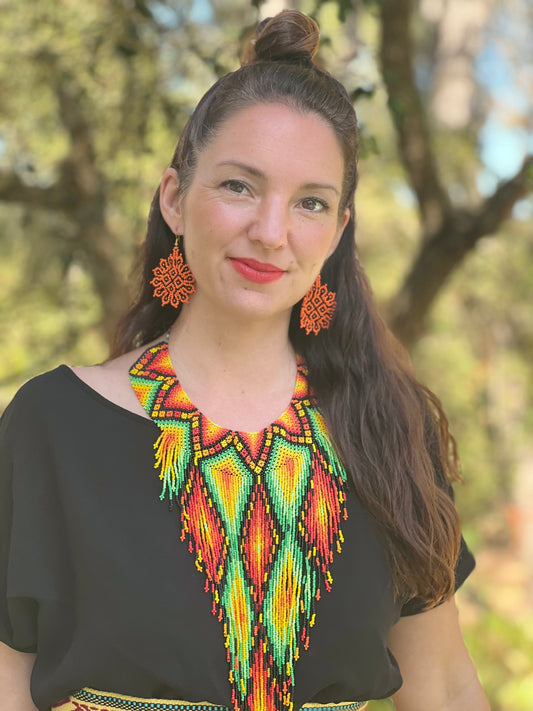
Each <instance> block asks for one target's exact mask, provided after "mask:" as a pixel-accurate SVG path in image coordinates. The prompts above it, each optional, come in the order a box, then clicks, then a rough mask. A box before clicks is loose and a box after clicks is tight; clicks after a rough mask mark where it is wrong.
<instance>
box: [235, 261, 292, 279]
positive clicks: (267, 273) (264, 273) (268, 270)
mask: <svg viewBox="0 0 533 711" xmlns="http://www.w3.org/2000/svg"><path fill="white" fill-rule="evenodd" d="M230 262H231V264H232V265H233V268H234V269H235V270H236V271H237V272H239V274H240V275H241V276H243V277H244V278H245V279H248V281H253V282H255V283H256V284H268V283H269V282H271V281H276V279H280V278H281V277H282V276H283V275H284V274H285V272H284V270H283V269H280V268H279V267H276V266H275V265H274V264H268V263H267V262H258V261H257V260H256V259H245V258H242V257H238V258H232V257H230Z"/></svg>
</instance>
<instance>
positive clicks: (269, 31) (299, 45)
mask: <svg viewBox="0 0 533 711" xmlns="http://www.w3.org/2000/svg"><path fill="white" fill-rule="evenodd" d="M319 39H320V31H319V28H318V24H317V23H316V22H315V20H313V19H312V18H311V17H309V16H308V15H304V14H303V12H300V11H299V10H283V11H282V12H280V13H278V14H277V15H275V16H274V17H267V18H266V19H265V20H263V21H262V22H260V23H259V25H258V26H257V29H256V33H255V38H252V39H251V40H250V41H249V42H248V44H247V45H246V47H245V48H244V52H243V56H242V62H241V64H242V65H245V64H253V63H254V62H260V61H267V62H283V61H285V62H296V63H301V64H308V63H311V62H312V59H313V57H314V56H315V54H316V53H317V50H318V43H319Z"/></svg>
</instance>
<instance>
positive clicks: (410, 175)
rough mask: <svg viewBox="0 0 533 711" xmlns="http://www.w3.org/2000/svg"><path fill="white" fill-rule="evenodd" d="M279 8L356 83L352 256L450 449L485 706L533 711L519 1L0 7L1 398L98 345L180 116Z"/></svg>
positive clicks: (123, 295) (55, 0)
mask: <svg viewBox="0 0 533 711" xmlns="http://www.w3.org/2000/svg"><path fill="white" fill-rule="evenodd" d="M286 6H287V7H288V6H290V7H296V8H298V9H300V10H302V11H304V12H308V13H311V14H312V15H313V16H314V17H315V18H316V19H317V20H318V21H319V23H320V26H321V33H322V48H321V52H320V54H319V60H320V62H321V63H322V64H323V65H324V66H325V67H326V68H327V69H329V70H330V71H331V72H332V73H334V74H335V75H336V76H337V77H338V78H340V79H341V81H343V82H344V84H345V85H346V87H347V89H348V90H349V92H350V94H351V96H352V98H353V101H354V105H355V107H356V110H357V112H358V116H359V119H360V125H361V154H360V176H361V177H360V187H359V188H358V193H357V196H356V199H357V215H358V229H357V239H358V243H359V248H360V253H361V258H362V261H363V264H364V266H365V268H366V270H367V272H368V274H369V276H370V278H371V281H372V284H373V287H374V291H375V295H376V298H377V300H378V302H379V304H380V307H381V309H382V313H383V315H384V316H385V318H386V319H387V321H388V323H389V324H390V326H391V327H392V329H393V330H394V331H395V333H396V334H397V335H398V337H399V338H400V339H401V340H402V341H403V343H404V344H405V345H406V346H407V347H408V349H409V350H410V352H411V355H412V358H413V361H414V365H415V369H416V372H417V374H418V375H419V377H420V378H421V379H422V380H423V381H424V382H426V383H427V384H428V385H429V387H430V388H431V389H432V390H434V391H435V392H436V393H437V394H438V395H439V397H440V398H441V400H442V402H443V403H444V407H445V409H446V412H447V413H448V415H449V418H450V422H451V427H452V431H453V432H454V434H455V437H456V439H457V442H458V445H459V451H460V455H461V459H462V463H463V475H464V484H463V485H462V486H458V487H457V501H458V505H459V508H460V511H461V515H462V519H463V523H464V532H465V537H466V539H467V541H468V543H469V545H470V547H471V548H472V549H473V550H474V552H475V554H476V557H477V561H478V566H477V570H476V572H475V573H474V574H473V576H472V577H471V579H470V580H469V581H468V582H467V583H466V584H465V586H464V588H463V589H462V590H461V591H460V593H459V606H460V615H461V619H462V624H463V627H464V629H465V634H466V640H467V643H468V646H469V648H470V651H471V654H472V656H473V658H474V660H475V662H476V664H477V666H478V669H479V673H480V676H481V679H482V682H483V684H484V686H485V688H486V690H487V693H488V695H489V697H490V701H491V705H492V709H493V710H494V711H532V710H533V438H532V437H531V434H530V433H531V431H532V426H533V399H532V394H533V378H532V374H533V358H532V355H533V197H532V195H533V159H532V154H533V102H532V97H533V2H532V1H531V0H418V1H416V0H412V1H410V0H355V1H354V2H352V1H350V0H331V1H328V2H322V1H320V0H315V1H314V2H311V1H309V2H307V1H304V0H301V2H298V1H296V0H294V1H293V2H292V3H291V4H290V5H286V4H285V3H283V2H279V1H277V2H275V1H271V2H261V1H260V0H255V1H253V2H250V1H248V2H246V1H245V0H224V1H223V2H222V1H221V0H190V1H187V0H176V1H172V0H161V1H160V2H159V1H153V2H151V1H150V0H92V2H90V3H87V2H83V3H82V2H79V1H76V0H39V2H34V0H1V1H0V19H1V23H2V33H1V36H0V112H1V115H0V220H1V225H2V229H1V231H0V245H1V255H2V256H1V261H0V299H1V309H0V326H1V327H0V348H1V357H2V362H3V364H4V365H3V367H2V371H1V374H0V410H1V409H3V407H5V405H6V404H7V403H8V401H9V400H10V398H11V397H12V395H13V394H14V392H15V391H16V389H17V388H18V387H19V386H20V384H21V383H22V382H24V381H25V380H27V379H28V378H30V377H32V376H33V375H36V374H38V373H40V372H42V371H44V370H48V369H50V368H53V367H55V366H56V365H58V364H59V363H61V362H66V363H68V364H71V365H74V364H90V363H94V362H98V361H101V360H103V359H105V358H106V356H107V353H108V345H109V339H110V336H111V334H112V332H113V329H114V325H115V323H116V320H117V317H118V315H119V314H120V313H121V312H122V311H123V309H124V307H125V305H126V304H127V302H128V300H129V299H130V298H131V296H132V294H133V293H134V290H135V286H134V284H133V282H132V281H131V279H130V278H129V277H130V273H131V267H132V263H133V259H134V256H135V253H136V250H137V247H138V245H139V244H140V242H141V240H142V238H143V234H144V230H145V223H146V217H147V214H148V209H149V204H150V200H151V198H152V195H153V193H154V191H155V188H156V187H157V185H158V182H159V178H160V176H161V173H162V172H163V170H164V169H165V167H166V166H167V165H168V163H169V162H170V158H171V156H172V152H173V148H174V145H175V143H176V141H177V138H178V136H179V133H180V130H181V129H182V127H183V125H184V123H185V121H186V120H187V117H188V116H189V115H190V113H191V111H192V109H193V108H194V106H195V104H196V102H197V100H198V98H199V97H200V96H201V94H202V93H203V92H204V91H205V90H206V89H207V88H208V87H209V86H210V85H211V84H212V83H213V81H214V80H215V79H216V78H217V77H218V76H220V75H222V74H224V73H226V72H228V71H230V70H232V69H234V68H236V67H237V66H238V56H239V51H240V46H241V43H242V40H243V37H244V36H246V35H247V33H248V32H249V31H250V30H251V29H252V28H254V27H255V25H256V24H257V22H258V20H260V19H262V18H263V17H266V16H269V15H271V14H273V13H275V12H277V11H279V10H281V9H283V8H284V7H286ZM310 150H312V146H310ZM132 284H133V285H132ZM371 708H372V711H385V710H386V709H391V708H392V704H391V702H390V701H383V702H374V703H373V704H372V705H371Z"/></svg>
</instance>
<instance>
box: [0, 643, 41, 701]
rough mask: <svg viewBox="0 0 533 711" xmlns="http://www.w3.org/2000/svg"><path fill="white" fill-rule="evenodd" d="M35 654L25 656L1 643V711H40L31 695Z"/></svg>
mask: <svg viewBox="0 0 533 711" xmlns="http://www.w3.org/2000/svg"><path fill="white" fill-rule="evenodd" d="M34 662H35V654H25V653H24V652H17V651H16V650H15V649H11V647H8V646H7V644H4V643H3V642H0V711H38V710H37V708H36V706H35V705H34V703H33V701H32V698H31V695H30V676H31V672H32V669H33V663H34Z"/></svg>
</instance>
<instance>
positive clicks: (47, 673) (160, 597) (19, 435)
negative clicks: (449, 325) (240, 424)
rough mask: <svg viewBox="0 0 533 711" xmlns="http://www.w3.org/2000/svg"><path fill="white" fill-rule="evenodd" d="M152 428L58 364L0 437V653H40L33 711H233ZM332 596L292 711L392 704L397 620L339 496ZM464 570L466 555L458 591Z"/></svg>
mask: <svg viewBox="0 0 533 711" xmlns="http://www.w3.org/2000/svg"><path fill="white" fill-rule="evenodd" d="M159 433H160V431H159V429H158V427H157V426H156V425H155V424H154V423H153V422H152V421H150V420H148V419H145V418H143V417H141V416H140V415H137V414H135V413H132V412H129V411H128V410H125V409H124V408H121V407H119V406H118V405H115V404H114V403H112V402H110V401H109V400H107V399H106V398H104V397H103V396H101V395H100V394H98V393H97V392H96V391H95V390H93V389H92V388H90V387H89V386H88V385H86V384H85V383H84V382H83V381H82V380H80V379H79V378H78V377H77V376H76V375H75V374H74V373H73V371H72V370H70V368H68V367H67V366H60V367H59V368H57V369H56V370H54V371H52V372H50V373H47V374H45V375H42V376H39V377H37V378H35V379H33V380H31V381H30V382H29V383H27V384H26V385H25V386H23V387H22V388H21V389H20V391H19V392H18V394H17V395H16V396H15V398H14V400H13V402H12V403H11V404H10V406H9V407H8V408H7V410H6V412H5V413H4V416H3V418H2V420H1V424H0V497H1V500H0V546H1V547H0V639H1V640H2V641H4V642H5V643H6V644H8V645H10V646H11V647H14V648H15V649H18V650H21V651H27V652H37V660H36V663H35V667H34V672H33V676H32V694H33V698H34V701H35V704H36V706H37V707H38V708H39V709H41V710H42V711H48V709H49V707H50V706H51V705H52V704H54V703H57V702H58V701H60V700H61V699H63V698H65V697H66V696H68V695H69V694H70V693H72V692H73V691H76V690H78V689H80V688H82V687H84V686H89V687H92V688H96V689H101V690H105V691H110V692H115V693H123V694H128V695H131V696H140V697H156V698H167V699H171V698H178V699H187V700H188V701H204V700H207V701H210V702H211V703H218V704H223V705H227V706H230V705H231V704H230V694H231V690H230V684H229V681H228V665H227V662H226V654H225V647H224V637H223V630H222V628H221V625H220V623H219V622H218V621H217V619H216V618H215V617H214V616H213V615H212V614H211V605H212V601H211V599H210V596H209V594H207V593H206V592H204V584H205V576H204V574H202V573H200V572H199V571H198V570H196V568H195V565H194V560H193V557H192V556H191V554H190V553H189V552H188V550H187V547H186V545H185V544H184V543H183V542H181V541H180V540H179V517H178V516H177V513H176V511H169V510H168V504H165V503H163V502H161V501H160V500H159V495H160V491H161V483H160V481H159V479H158V477H157V474H156V472H155V471H154V451H153V444H154V442H155V441H156V439H157V437H158V435H159ZM347 508H348V520H347V521H345V522H344V523H343V533H344V537H345V543H344V545H343V550H342V553H340V554H339V555H336V556H335V559H334V562H333V565H332V572H333V579H334V585H333V590H332V591H331V592H330V593H324V595H322V598H321V600H320V601H319V602H318V603H317V617H316V625H315V626H314V628H313V630H312V632H311V642H310V646H309V650H308V651H306V652H305V653H302V655H301V658H300V659H299V660H298V662H297V663H296V667H295V688H294V704H295V708H300V706H301V705H302V704H304V703H306V702H310V701H314V702H316V703H328V702H330V703H334V702H340V701H349V700H358V701H362V700H369V699H375V698H383V697H387V696H389V695H390V694H392V693H393V692H394V691H396V690H397V689H398V688H399V687H400V685H401V676H400V672H399V669H398V666H397V664H396V661H395V660H394V658H393V656H392V655H391V653H390V652H389V650H388V649H387V645H386V642H387V636H388V632H389V629H390V627H391V626H392V625H393V624H394V623H395V622H396V621H397V620H398V619H399V617H400V615H401V614H415V613H417V612H420V611H421V610H422V607H423V606H422V604H421V603H420V601H418V600H416V599H415V600H412V601H410V602H409V603H407V605H404V606H403V607H402V605H401V603H400V602H398V601H396V600H395V599H394V595H393V587H392V580H391V575H390V571H389V569H388V566H387V563H386V559H385V554H384V551H383V548H382V546H381V544H380V543H379V541H378V538H377V536H376V534H375V530H374V526H373V523H372V520H371V518H370V516H369V515H368V514H367V513H366V511H365V510H364V509H363V508H362V506H361V505H360V503H359V501H358V499H357V496H356V495H355V494H354V493H353V492H351V491H350V492H349V493H348V502H347ZM473 567H474V561H473V558H472V555H471V554H470V552H469V551H468V549H467V548H466V545H465V544H464V542H463V546H462V551H461V556H460V558H459V562H458V565H457V571H456V583H457V586H459V585H460V584H461V583H462V582H463V581H464V580H465V578H466V577H467V576H468V574H469V573H470V572H471V570H472V569H473Z"/></svg>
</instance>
